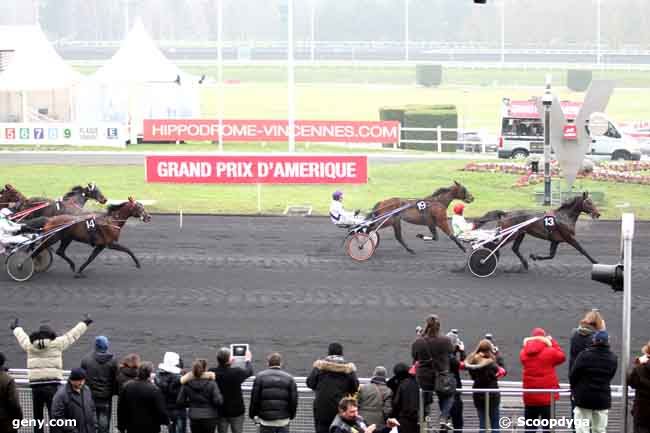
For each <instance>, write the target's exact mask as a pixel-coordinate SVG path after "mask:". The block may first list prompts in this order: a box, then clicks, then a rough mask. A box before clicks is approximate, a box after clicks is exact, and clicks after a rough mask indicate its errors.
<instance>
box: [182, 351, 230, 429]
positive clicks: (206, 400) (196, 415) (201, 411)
mask: <svg viewBox="0 0 650 433" xmlns="http://www.w3.org/2000/svg"><path fill="white" fill-rule="evenodd" d="M207 370H208V361H206V360H205V359H197V360H196V361H194V363H193V364H192V371H191V372H189V373H187V374H186V375H184V376H183V377H181V392H180V393H179V394H178V399H177V400H176V403H177V404H178V406H180V407H189V408H190V410H189V418H190V428H191V430H192V433H214V430H215V429H216V428H217V421H218V420H219V412H218V408H219V406H221V404H222V403H223V398H222V397H221V392H219V386H217V382H215V380H214V373H212V372H209V371H207Z"/></svg>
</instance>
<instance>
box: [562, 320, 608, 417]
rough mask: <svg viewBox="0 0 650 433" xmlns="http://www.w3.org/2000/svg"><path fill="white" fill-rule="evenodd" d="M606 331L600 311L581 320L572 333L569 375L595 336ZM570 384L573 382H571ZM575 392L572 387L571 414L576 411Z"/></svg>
mask: <svg viewBox="0 0 650 433" xmlns="http://www.w3.org/2000/svg"><path fill="white" fill-rule="evenodd" d="M603 330H605V320H604V319H603V317H602V315H601V314H600V312H599V311H598V310H591V311H589V312H588V313H587V314H585V316H584V317H583V318H582V320H580V323H578V327H577V328H576V329H574V330H573V332H572V333H571V344H570V347H569V373H571V370H572V369H573V363H574V362H576V358H577V357H578V355H579V354H580V352H582V351H583V350H585V349H587V348H588V347H590V346H591V343H592V340H593V337H594V334H595V333H596V332H598V331H603ZM569 382H571V381H570V380H569ZM573 394H574V390H573V387H571V412H572V413H573V410H574V409H575V398H574V396H573Z"/></svg>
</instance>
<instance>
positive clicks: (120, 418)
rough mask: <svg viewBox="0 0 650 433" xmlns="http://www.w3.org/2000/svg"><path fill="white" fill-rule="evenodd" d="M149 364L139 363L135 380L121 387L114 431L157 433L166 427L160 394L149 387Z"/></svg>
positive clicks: (151, 367) (154, 387)
mask: <svg viewBox="0 0 650 433" xmlns="http://www.w3.org/2000/svg"><path fill="white" fill-rule="evenodd" d="M152 374H153V364H152V363H150V362H141V363H140V365H139V367H138V374H137V376H136V378H135V380H129V381H127V382H125V383H124V385H123V387H122V392H120V398H119V400H118V401H117V428H118V430H119V431H120V432H121V433H125V432H126V433H160V426H161V425H164V426H166V425H168V424H169V418H168V416H167V411H166V410H165V400H164V398H163V395H162V393H161V392H160V390H159V389H158V388H156V386H155V385H154V384H152V383H151V375H152Z"/></svg>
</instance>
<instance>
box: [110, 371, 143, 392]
mask: <svg viewBox="0 0 650 433" xmlns="http://www.w3.org/2000/svg"><path fill="white" fill-rule="evenodd" d="M137 377H138V367H118V369H117V377H116V379H115V381H116V382H117V393H118V395H119V394H120V393H122V390H123V389H124V386H125V385H126V384H127V383H129V382H131V381H132V380H135V379H136V378H137Z"/></svg>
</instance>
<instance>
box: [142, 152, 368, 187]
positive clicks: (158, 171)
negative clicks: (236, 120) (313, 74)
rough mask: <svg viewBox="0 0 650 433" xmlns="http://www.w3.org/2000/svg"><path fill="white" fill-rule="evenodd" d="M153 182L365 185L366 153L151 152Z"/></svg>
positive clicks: (149, 172)
mask: <svg viewBox="0 0 650 433" xmlns="http://www.w3.org/2000/svg"><path fill="white" fill-rule="evenodd" d="M145 169H146V181H147V182H150V183H221V184H335V183H347V184H364V183H367V182H368V158H367V157H366V156H271V155H269V156H238V155H233V156H212V155H149V156H147V157H146V158H145Z"/></svg>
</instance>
